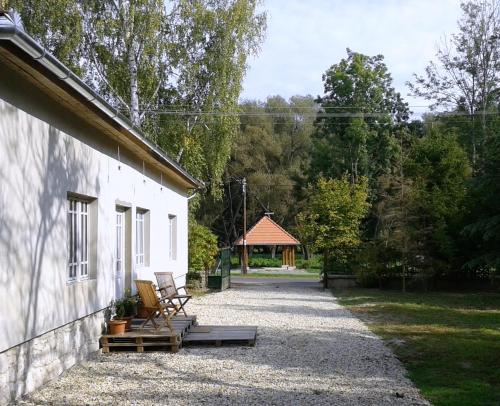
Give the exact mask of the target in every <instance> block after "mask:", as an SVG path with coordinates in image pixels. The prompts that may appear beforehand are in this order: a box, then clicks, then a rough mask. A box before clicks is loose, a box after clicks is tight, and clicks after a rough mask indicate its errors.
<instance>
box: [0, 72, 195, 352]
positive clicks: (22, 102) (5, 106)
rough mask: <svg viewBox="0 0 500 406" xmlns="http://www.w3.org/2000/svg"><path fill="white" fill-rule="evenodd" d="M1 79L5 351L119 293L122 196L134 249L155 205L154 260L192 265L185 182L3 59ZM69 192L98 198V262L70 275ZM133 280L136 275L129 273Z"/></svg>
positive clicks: (1, 326) (149, 270) (155, 264)
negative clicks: (144, 213)
mask: <svg viewBox="0 0 500 406" xmlns="http://www.w3.org/2000/svg"><path fill="white" fill-rule="evenodd" d="M0 71H1V72H2V79H1V81H0V298H1V302H2V303H1V304H0V352H2V351H4V350H6V349H8V348H10V347H12V346H14V345H17V344H19V343H21V342H24V341H27V340H30V339H31V338H33V337H36V336H38V335H40V334H43V333H45V332H47V331H50V330H52V329H54V328H57V327H60V326H62V325H64V324H66V323H69V322H71V321H73V320H75V319H78V318H81V317H84V316H86V315H88V314H91V313H93V312H96V311H98V310H100V309H102V308H104V307H106V306H107V305H108V304H109V302H110V300H111V299H112V297H113V294H114V279H113V278H114V275H113V265H114V263H113V261H114V258H113V255H114V248H115V206H116V203H117V201H120V202H126V203H127V204H130V206H131V207H130V210H131V218H132V220H133V221H132V222H131V223H132V227H131V228H132V229H131V230H128V232H129V233H131V243H132V244H131V250H130V251H129V252H128V255H129V256H130V257H131V259H134V248H135V241H134V239H135V210H136V208H137V207H141V208H144V209H148V210H149V211H150V226H151V227H150V264H149V266H148V267H144V268H141V269H138V268H137V267H135V265H134V263H135V261H132V267H133V268H132V279H138V278H147V279H151V280H154V275H153V272H155V271H172V272H175V273H176V275H178V276H180V278H179V280H178V281H179V283H181V282H183V276H182V275H184V274H185V273H186V272H187V205H188V203H187V199H186V190H182V189H179V188H177V187H176V186H175V185H173V184H169V182H168V180H167V179H165V175H163V182H162V184H163V187H162V186H161V185H160V174H159V173H155V172H151V171H150V170H149V168H146V175H143V173H142V162H141V161H137V160H136V159H135V158H134V156H133V155H132V154H130V153H128V152H127V151H125V150H123V149H121V151H120V157H121V162H120V161H118V159H117V158H118V153H117V151H118V147H117V144H116V143H115V142H113V141H111V140H109V138H107V137H105V136H104V135H102V134H99V132H98V131H97V130H96V129H94V128H93V127H91V126H89V125H87V124H86V123H84V122H83V121H81V120H80V119H78V118H77V117H76V116H73V115H72V114H70V113H68V112H67V111H65V109H64V107H62V106H60V105H58V104H57V103H55V102H54V101H52V100H51V99H49V98H48V97H47V96H46V95H44V94H43V93H42V92H40V91H38V90H37V89H36V88H34V87H33V86H31V85H29V84H27V83H26V82H25V81H24V80H23V79H22V78H20V77H19V76H18V74H17V73H15V72H13V71H10V70H9V69H8V68H7V67H4V66H2V64H1V62H0ZM68 192H73V193H79V194H82V195H86V196H90V197H94V198H97V200H96V205H97V206H96V208H97V223H96V224H97V236H98V239H97V241H96V244H97V245H96V248H97V249H96V252H97V258H96V265H97V266H96V269H94V270H93V271H91V279H89V280H87V281H82V282H77V283H72V284H68V283H67V274H68V270H67V259H68V253H67V251H68V249H67V212H66V210H67V209H66V202H67V194H68ZM169 214H175V215H177V216H178V220H177V221H178V242H177V247H178V253H177V260H176V261H170V260H169V258H168V254H169V253H168V216H169ZM129 280H130V278H129Z"/></svg>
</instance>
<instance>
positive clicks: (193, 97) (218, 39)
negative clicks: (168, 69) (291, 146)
mask: <svg viewBox="0 0 500 406" xmlns="http://www.w3.org/2000/svg"><path fill="white" fill-rule="evenodd" d="M257 5H258V1H257V0H215V1H214V0H195V1H188V0H179V3H178V7H177V9H176V10H175V13H174V15H173V17H172V18H173V19H174V21H180V23H179V24H177V25H176V27H175V28H174V34H175V38H176V43H175V44H176V46H175V49H174V50H173V51H172V54H173V55H175V59H176V60H178V66H177V69H176V72H177V77H176V80H175V89H174V91H173V92H165V93H164V95H163V96H164V100H163V106H164V107H165V108H173V109H175V110H178V111H180V113H179V114H176V115H175V116H174V117H172V116H169V117H167V118H166V119H165V120H163V124H164V125H163V129H164V131H163V133H162V136H161V137H160V138H159V140H158V142H159V143H160V145H161V146H163V147H164V148H165V149H167V150H168V151H169V152H170V153H171V154H172V155H173V156H174V157H176V159H177V160H178V162H180V163H181V164H183V165H184V166H185V167H186V168H188V169H189V170H190V171H191V172H192V173H193V174H194V175H196V176H199V177H201V178H203V179H208V180H210V183H209V189H210V191H211V192H212V194H214V195H216V196H220V190H221V188H220V186H219V185H220V181H221V179H222V176H223V173H224V169H225V167H226V164H227V161H228V159H229V156H230V153H231V146H232V143H233V140H234V137H235V136H236V134H237V132H238V125H239V120H238V98H239V95H240V92H241V86H242V81H243V77H244V75H245V72H246V68H247V58H248V57H249V56H250V55H255V54H256V53H257V52H258V50H259V46H260V43H261V41H262V39H263V35H264V31H265V27H266V16H265V14H264V13H258V12H257ZM182 112H185V114H182ZM172 128H173V129H174V130H175V131H169V130H170V129H172Z"/></svg>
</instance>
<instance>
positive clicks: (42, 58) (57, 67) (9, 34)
mask: <svg viewBox="0 0 500 406" xmlns="http://www.w3.org/2000/svg"><path fill="white" fill-rule="evenodd" d="M0 59H1V60H2V62H5V63H7V64H9V65H11V66H12V67H13V68H14V69H16V70H17V71H20V72H23V74H24V76H25V78H26V79H27V80H29V81H31V82H32V83H33V84H35V85H36V86H38V87H40V88H41V89H42V90H43V91H45V92H46V93H48V94H50V95H53V97H54V98H56V99H57V100H58V101H59V102H61V103H62V104H63V105H64V106H65V108H67V109H68V110H71V111H72V112H74V113H75V114H78V115H79V116H81V117H82V118H84V119H86V120H87V121H88V122H90V123H91V124H93V125H95V126H97V127H99V129H100V130H102V133H103V134H106V135H107V136H109V137H110V138H112V139H114V140H116V141H118V142H119V143H120V144H122V145H123V146H125V147H126V148H128V149H130V150H131V151H132V152H134V153H135V154H136V155H138V156H139V157H140V158H141V159H143V160H144V162H146V163H148V164H150V165H151V166H153V167H156V168H157V169H158V170H160V171H164V172H165V173H166V174H167V175H170V177H172V179H174V180H175V181H177V182H178V183H180V184H182V185H183V186H184V187H186V188H187V189H195V188H199V187H202V186H203V182H202V181H200V180H198V179H196V178H194V177H193V176H192V175H191V174H189V173H188V172H187V171H186V170H185V169H184V168H182V167H181V166H180V165H179V164H178V163H177V162H176V161H175V160H173V159H172V158H170V157H169V156H168V155H167V154H166V153H165V152H164V151H162V150H161V149H160V148H159V147H158V146H157V145H155V144H154V143H152V142H151V141H149V140H148V139H146V137H145V136H144V134H143V133H142V132H141V131H140V130H139V129H138V128H136V127H134V126H133V124H132V122H131V121H130V120H129V119H128V118H127V117H125V116H124V115H123V114H121V113H120V112H119V111H118V110H117V109H116V108H115V107H113V106H111V105H110V104H109V103H108V102H107V101H106V100H104V99H103V98H102V97H101V96H100V95H98V94H97V93H96V92H95V91H94V90H93V89H92V88H90V87H89V86H88V85H86V84H85V83H84V82H83V81H82V80H81V79H80V78H79V77H78V76H76V75H75V74H74V73H73V72H72V71H71V70H69V69H68V68H67V67H66V66H65V65H63V64H62V63H61V62H60V61H59V60H57V59H56V58H55V57H54V56H52V55H51V54H50V53H49V52H48V51H47V50H45V49H44V48H43V47H42V46H41V45H40V44H38V43H37V42H36V41H35V40H34V39H33V38H31V37H30V36H29V35H28V34H26V32H25V31H24V29H23V26H22V23H21V21H20V19H19V18H18V16H17V14H16V13H5V12H2V11H1V10H0Z"/></svg>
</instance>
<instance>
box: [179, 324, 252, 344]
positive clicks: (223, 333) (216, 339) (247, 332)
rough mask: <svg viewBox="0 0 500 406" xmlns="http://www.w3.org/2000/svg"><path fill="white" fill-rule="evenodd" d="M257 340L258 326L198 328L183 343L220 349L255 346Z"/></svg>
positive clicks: (193, 329) (192, 330) (194, 328)
mask: <svg viewBox="0 0 500 406" xmlns="http://www.w3.org/2000/svg"><path fill="white" fill-rule="evenodd" d="M256 338H257V327H256V326H198V327H193V328H192V329H191V331H190V332H189V333H188V334H187V335H186V336H185V337H184V338H183V340H182V343H183V344H185V345H190V344H214V345H215V346H216V347H220V346H221V345H223V344H241V343H244V344H246V345H250V346H254V345H255V340H256Z"/></svg>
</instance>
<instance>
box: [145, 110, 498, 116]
mask: <svg viewBox="0 0 500 406" xmlns="http://www.w3.org/2000/svg"><path fill="white" fill-rule="evenodd" d="M141 113H149V114H158V115H167V116H192V117H196V116H212V117H277V118H283V117H289V118H298V117H303V118H307V117H313V118H337V117H338V118H378V117H383V118H389V117H392V116H394V115H395V113H390V112H369V113H363V112H343V113H326V112H321V111H318V112H311V113H309V114H296V113H270V112H239V111H226V112H224V111H189V110H151V109H150V110H142V111H141ZM422 114H425V113H422ZM427 114H428V115H429V116H431V117H438V118H443V117H471V116H484V115H486V116H500V113H499V112H476V113H473V114H470V113H467V112H442V113H432V112H429V113H427Z"/></svg>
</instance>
